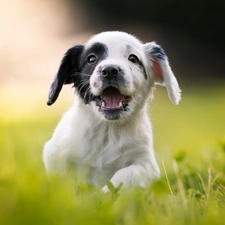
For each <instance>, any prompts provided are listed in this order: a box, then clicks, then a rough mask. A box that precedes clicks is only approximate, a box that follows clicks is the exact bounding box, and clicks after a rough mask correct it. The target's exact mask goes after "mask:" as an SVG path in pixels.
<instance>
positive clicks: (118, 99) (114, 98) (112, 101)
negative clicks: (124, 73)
mask: <svg viewBox="0 0 225 225" xmlns="http://www.w3.org/2000/svg"><path fill="white" fill-rule="evenodd" d="M130 100H131V97H130V96H126V95H123V94H121V93H120V91H119V90H118V89H117V88H114V87H108V88H106V89H105V90H104V91H103V93H102V94H101V95H100V96H98V98H97V99H96V105H97V106H99V111H119V110H124V111H126V110H127V106H128V104H129V101H130Z"/></svg>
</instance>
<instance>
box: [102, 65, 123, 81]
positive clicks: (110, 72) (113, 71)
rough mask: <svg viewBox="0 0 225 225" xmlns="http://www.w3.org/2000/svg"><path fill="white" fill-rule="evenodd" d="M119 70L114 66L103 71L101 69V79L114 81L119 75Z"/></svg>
mask: <svg viewBox="0 0 225 225" xmlns="http://www.w3.org/2000/svg"><path fill="white" fill-rule="evenodd" d="M119 72H120V69H119V68H117V67H115V66H107V67H105V68H104V69H102V75H103V77H105V78H107V79H109V80H111V79H115V78H116V77H117V75H118V74H119Z"/></svg>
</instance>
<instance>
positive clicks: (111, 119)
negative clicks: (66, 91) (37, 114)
mask: <svg viewBox="0 0 225 225" xmlns="http://www.w3.org/2000/svg"><path fill="white" fill-rule="evenodd" d="M64 84H73V85H74V87H75V103H74V105H73V107H72V108H71V109H69V111H68V112H67V113H66V114H65V115H64V116H63V118H62V119H61V121H60V123H59V124H58V126H57V127H56V129H55V131H54V134H53V136H52V138H51V139H50V140H49V141H48V142H47V143H46V144H45V146H44V152H43V159H44V164H45V167H46V170H47V171H48V172H50V173H51V172H52V173H61V174H63V173H65V172H66V171H67V169H68V166H70V168H71V167H72V168H73V169H74V170H76V171H77V173H78V174H82V176H83V175H84V176H85V177H86V178H87V180H88V182H90V183H92V184H94V185H96V186H97V187H101V188H102V190H103V191H105V192H107V191H108V187H107V185H106V182H107V181H108V180H110V182H111V183H112V184H113V185H114V186H115V187H117V186H119V185H120V184H121V183H122V185H123V187H124V188H128V187H131V186H135V185H138V186H141V187H146V185H148V183H149V182H151V181H152V180H154V179H157V178H158V177H159V175H160V171H159V167H158V165H157V162H156V159H155V156H154V149H153V140H152V128H151V123H150V121H149V118H148V105H149V104H148V100H149V99H151V97H152V92H153V88H154V86H155V84H161V85H165V87H166V89H167V92H168V95H169V98H170V100H171V101H172V103H174V104H178V103H179V101H180V99H181V91H180V88H179V86H178V83H177V80H176V78H175V76H174V74H173V72H172V70H171V68H170V65H169V62H168V58H167V56H166V54H165V52H164V50H163V49H162V48H161V47H160V46H159V45H157V44H156V43H155V42H149V43H142V42H141V41H139V40H138V39H137V38H136V37H134V36H132V35H130V34H127V33H124V32H119V31H114V32H103V33H100V34H97V35H95V36H94V37H92V38H91V39H90V40H89V41H88V42H87V43H86V44H85V45H76V46H74V47H72V48H70V49H69V50H68V51H67V52H66V53H65V56H64V58H63V59H62V62H61V65H60V67H59V70H58V73H57V75H56V77H55V79H54V81H53V83H52V85H51V88H50V93H49V99H48V103H47V104H48V105H51V104H53V103H54V102H55V101H56V99H57V98H58V95H59V93H60V91H61V89H62V86H63V85H64Z"/></svg>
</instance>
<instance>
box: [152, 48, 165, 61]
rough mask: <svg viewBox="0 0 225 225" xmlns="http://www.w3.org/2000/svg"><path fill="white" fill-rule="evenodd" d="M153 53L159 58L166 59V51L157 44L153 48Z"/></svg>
mask: <svg viewBox="0 0 225 225" xmlns="http://www.w3.org/2000/svg"><path fill="white" fill-rule="evenodd" d="M151 54H152V55H154V56H155V57H157V58H158V59H162V60H164V59H165V57H166V53H165V52H164V50H163V49H162V48H161V47H160V46H155V47H153V48H152V50H151Z"/></svg>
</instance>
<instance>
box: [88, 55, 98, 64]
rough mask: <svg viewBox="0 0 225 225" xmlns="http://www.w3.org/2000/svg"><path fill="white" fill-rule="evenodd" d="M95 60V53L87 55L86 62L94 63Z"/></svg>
mask: <svg viewBox="0 0 225 225" xmlns="http://www.w3.org/2000/svg"><path fill="white" fill-rule="evenodd" d="M96 60H97V57H96V56H95V55H89V56H88V59H87V61H88V63H94V62H95V61H96Z"/></svg>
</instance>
